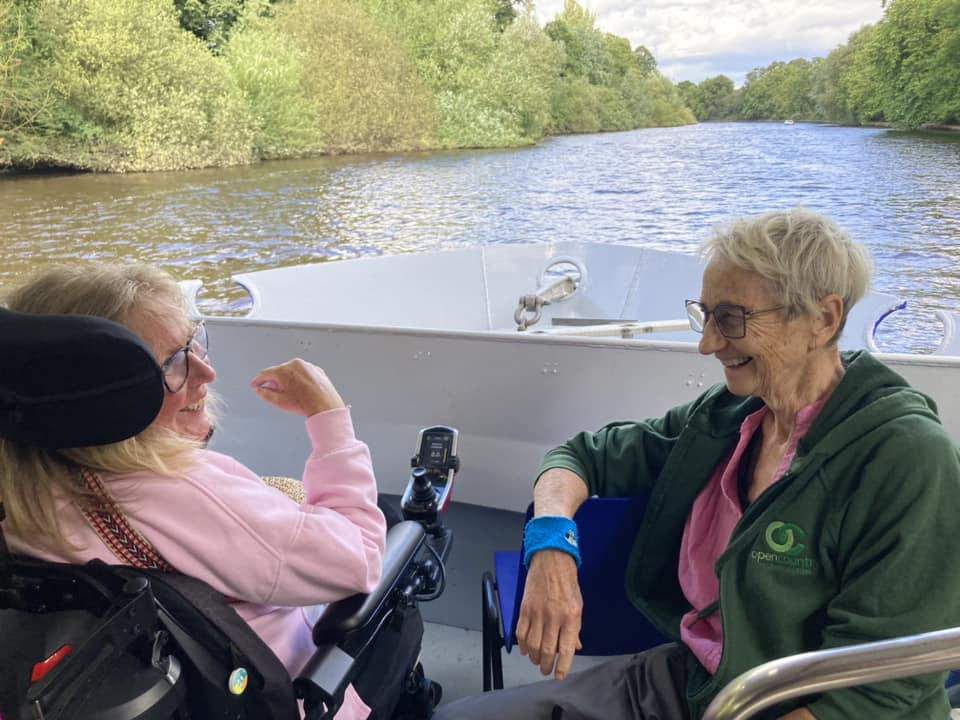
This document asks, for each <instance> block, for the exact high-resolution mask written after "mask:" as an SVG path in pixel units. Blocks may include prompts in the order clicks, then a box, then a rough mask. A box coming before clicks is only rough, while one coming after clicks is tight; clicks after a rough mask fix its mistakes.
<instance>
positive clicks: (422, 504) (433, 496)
mask: <svg viewBox="0 0 960 720" xmlns="http://www.w3.org/2000/svg"><path fill="white" fill-rule="evenodd" d="M439 498H440V494H439V492H438V491H437V490H435V489H434V487H433V483H432V482H430V476H429V475H428V474H427V469H426V468H425V467H422V466H417V467H415V468H413V470H411V471H410V491H409V493H408V494H406V495H405V496H404V501H403V517H404V519H406V520H416V521H417V522H419V523H420V524H421V525H423V526H424V528H425V529H426V530H427V531H428V532H431V531H432V530H433V529H434V528H436V527H437V525H438V524H439V515H440V503H439Z"/></svg>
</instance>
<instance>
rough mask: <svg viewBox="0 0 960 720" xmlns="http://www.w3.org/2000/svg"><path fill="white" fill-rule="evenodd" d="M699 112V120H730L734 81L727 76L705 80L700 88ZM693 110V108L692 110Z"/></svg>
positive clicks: (696, 113) (697, 113)
mask: <svg viewBox="0 0 960 720" xmlns="http://www.w3.org/2000/svg"><path fill="white" fill-rule="evenodd" d="M697 90H698V96H699V112H697V111H694V114H695V115H696V116H697V120H729V119H730V117H731V113H732V111H733V104H734V90H733V80H731V79H730V78H728V77H727V76H726V75H717V76H716V77H712V78H708V79H706V80H703V81H702V82H701V83H700V84H699V85H698V86H697ZM691 109H692V108H691Z"/></svg>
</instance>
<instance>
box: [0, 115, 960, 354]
mask: <svg viewBox="0 0 960 720" xmlns="http://www.w3.org/2000/svg"><path fill="white" fill-rule="evenodd" d="M795 205H804V206H806V207H808V208H811V209H813V210H817V211H820V212H825V213H828V214H830V215H832V216H833V217H834V218H836V219H837V220H838V221H839V222H840V223H841V224H842V225H843V226H844V227H846V228H847V229H848V230H849V231H850V232H851V233H852V234H853V235H854V236H855V237H857V238H859V239H861V240H863V241H864V242H865V243H866V244H867V245H868V246H869V247H870V248H871V250H872V251H873V253H874V257H875V262H876V265H877V274H876V278H875V287H876V289H877V290H880V291H883V292H888V293H891V294H894V295H897V296H899V297H902V298H904V299H908V300H909V302H910V305H909V307H910V309H909V310H908V311H907V312H905V313H900V314H898V315H899V319H898V320H897V321H895V322H894V323H891V324H890V325H889V328H890V329H889V330H888V331H887V334H886V335H885V336H881V339H882V340H884V342H885V343H886V345H885V348H884V349H890V350H901V349H903V350H916V351H923V350H925V349H927V348H928V347H930V346H933V345H935V344H936V341H937V339H938V337H939V334H940V324H939V322H937V321H936V320H934V319H933V317H932V313H931V310H932V309H933V308H936V307H940V308H944V309H950V310H954V311H960V263H958V261H960V135H951V134H909V133H900V132H894V131H888V130H881V129H855V128H839V127H832V126H823V125H807V124H797V125H793V126H788V125H781V124H770V123H767V124H763V123H720V124H702V125H695V126H690V127H681V128H669V129H650V130H637V131H633V132H624V133H609V134H602V135H581V136H570V137H559V138H552V139H549V140H547V141H546V142H544V143H542V144H540V145H537V146H535V147H530V148H523V149H518V150H494V151H488V150H485V151H460V152H442V153H423V154H412V155H402V156H387V155H366V156H349V157H338V158H321V159H312V160H304V161H283V162H272V163H265V164H261V165H255V166H250V167H242V168H229V169H217V170H204V171H194V172H181V173H153V174H144V175H66V176H63V175H44V176H28V177H23V176H22V177H8V178H4V179H2V180H0V207H2V209H3V210H2V212H3V222H2V224H0V249H2V257H0V283H2V282H6V281H9V280H10V279H11V278H14V277H15V276H18V275H21V274H23V273H26V272H29V271H30V270H31V269H33V268H36V267H38V266H40V265H43V264H44V263H49V262H53V261H57V260H67V259H77V258H101V259H110V260H117V259H131V258H135V259H139V260H144V261H149V262H153V263H157V264H159V265H161V266H163V267H166V268H168V269H170V270H172V271H173V272H174V273H175V274H176V275H177V276H179V277H181V278H198V279H201V280H203V282H204V284H205V286H206V290H205V291H204V293H203V294H202V295H201V298H200V300H201V307H202V309H203V310H204V311H205V312H218V311H228V312H232V313H237V312H240V311H241V310H242V307H243V304H244V300H245V298H244V296H243V293H242V291H240V290H239V289H237V288H236V287H235V286H234V285H233V284H232V283H231V282H230V280H229V278H230V275H231V274H232V273H237V272H243V271H251V270H258V269H265V268H270V267H277V266H284V265H292V264H298V263H307V262H321V261H330V260H336V259H340V258H348V257H356V256H359V255H368V254H384V253H401V252H415V251H419V250H429V249H435V248H441V247H459V246H465V245H475V244H490V243H531V242H536V243H539V242H549V241H552V240H567V239H580V240H595V241H600V242H611V243H627V244H637V245H643V246H649V247H656V248H660V249H672V250H678V251H681V252H691V253H692V252H695V250H696V247H697V245H698V243H699V242H700V241H701V240H703V239H704V238H706V237H707V236H708V235H709V233H710V230H711V228H712V227H713V226H714V225H716V224H717V223H721V222H724V221H727V220H730V219H732V218H734V217H736V216H738V215H742V214H751V213H758V212H765V211H768V210H772V209H779V208H787V207H792V206H795Z"/></svg>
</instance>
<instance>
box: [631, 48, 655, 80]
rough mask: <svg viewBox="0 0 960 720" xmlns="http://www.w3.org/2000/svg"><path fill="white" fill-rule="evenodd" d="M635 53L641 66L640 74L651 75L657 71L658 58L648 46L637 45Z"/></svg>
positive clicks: (638, 64) (638, 65)
mask: <svg viewBox="0 0 960 720" xmlns="http://www.w3.org/2000/svg"><path fill="white" fill-rule="evenodd" d="M633 54H634V57H636V59H637V67H638V68H640V74H641V75H642V76H643V77H650V76H651V75H653V74H654V73H655V72H656V71H657V59H656V58H655V57H654V56H653V53H652V52H650V51H649V50H647V48H646V46H644V45H637V47H636V48H634V50H633Z"/></svg>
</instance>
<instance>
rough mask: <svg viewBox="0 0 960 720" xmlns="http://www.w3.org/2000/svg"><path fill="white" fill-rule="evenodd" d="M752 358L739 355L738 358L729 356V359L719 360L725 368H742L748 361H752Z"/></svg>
mask: <svg viewBox="0 0 960 720" xmlns="http://www.w3.org/2000/svg"><path fill="white" fill-rule="evenodd" d="M752 361H753V358H748V357H740V358H730V359H729V360H721V361H720V362H721V363H723V367H724V368H725V369H727V370H736V369H737V368H742V367H743V366H745V365H747V364H748V363H750V362H752Z"/></svg>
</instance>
